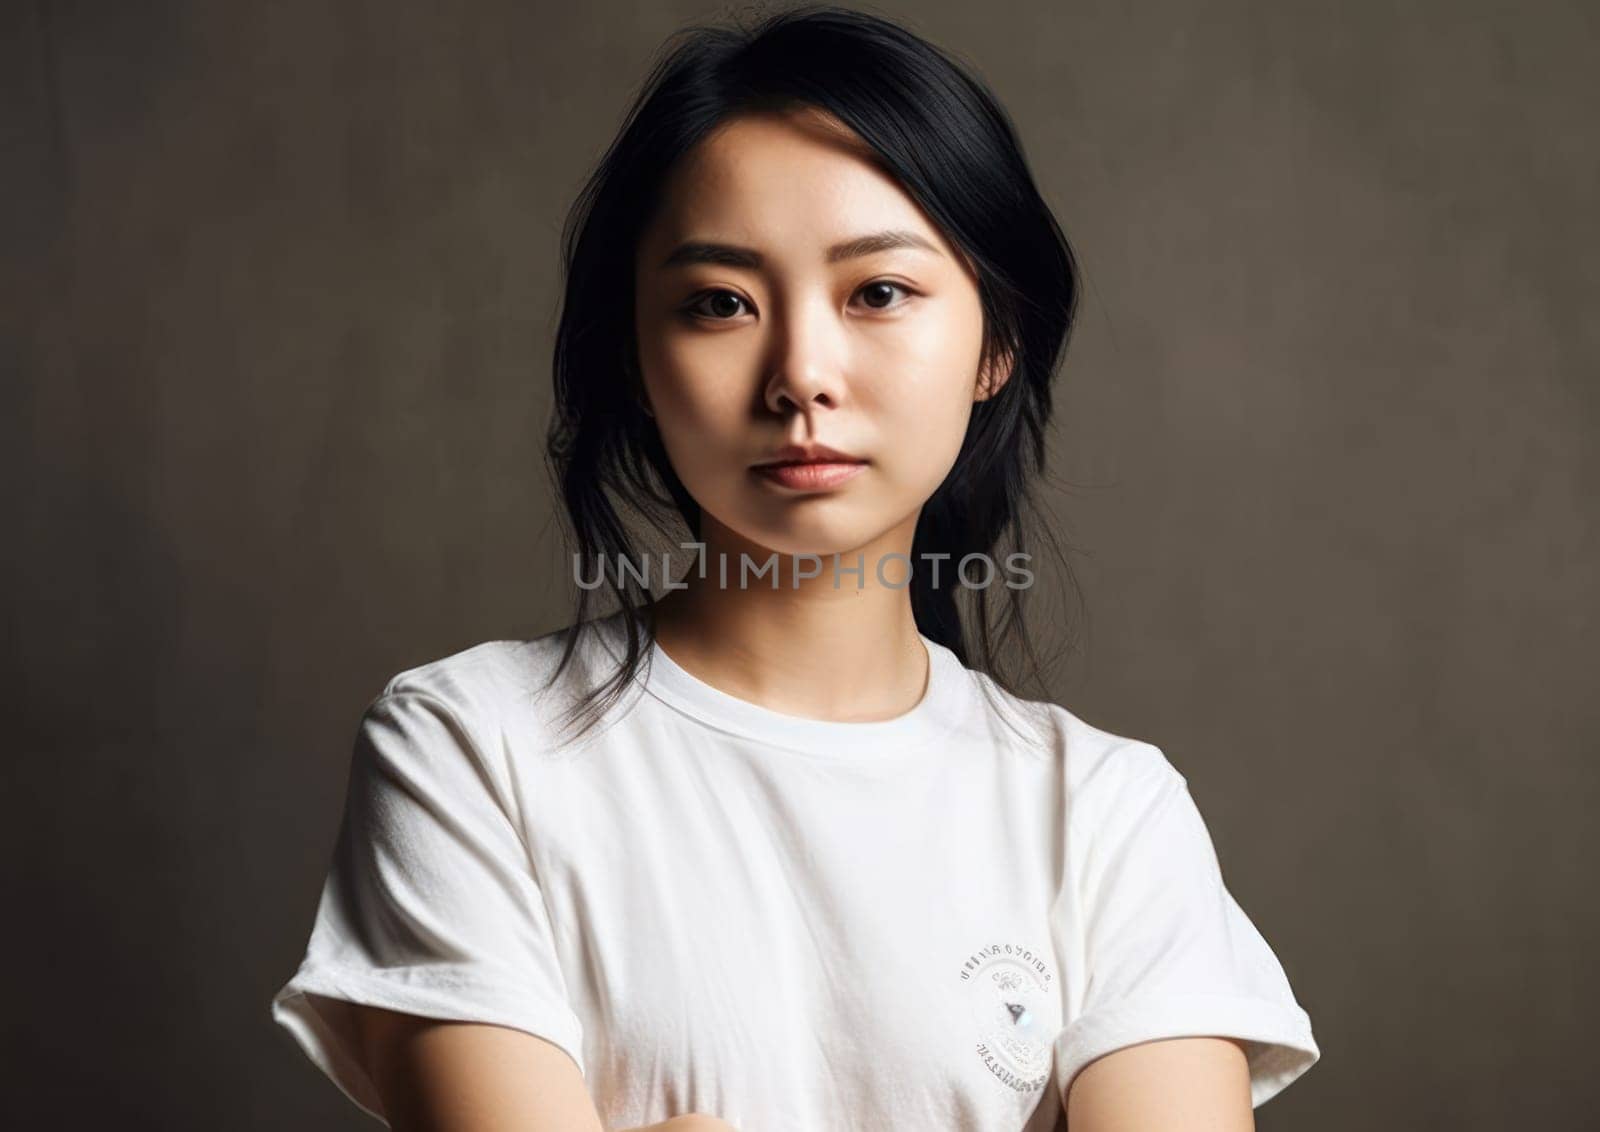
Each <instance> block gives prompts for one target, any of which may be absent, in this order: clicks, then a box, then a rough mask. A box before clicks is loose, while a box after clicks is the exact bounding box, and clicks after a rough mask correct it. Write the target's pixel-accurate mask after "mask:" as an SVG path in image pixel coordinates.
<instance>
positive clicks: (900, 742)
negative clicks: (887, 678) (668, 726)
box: [605, 614, 970, 759]
mask: <svg viewBox="0 0 1600 1132" xmlns="http://www.w3.org/2000/svg"><path fill="white" fill-rule="evenodd" d="M605 621H606V624H607V628H608V629H611V630H612V632H610V633H608V634H607V636H608V637H609V638H610V640H608V642H607V646H608V648H611V649H612V653H613V656H616V655H617V654H616V652H615V649H614V648H613V647H612V644H611V642H612V641H616V639H617V638H616V634H617V633H620V632H621V628H622V627H621V623H620V622H621V617H620V614H613V615H612V616H610V617H608V618H606V619H605ZM917 637H918V639H919V640H920V641H921V642H922V644H923V647H924V648H925V649H926V650H927V654H928V679H927V683H926V685H925V686H924V688H923V692H922V697H921V698H920V699H919V700H918V701H917V702H916V703H915V704H914V705H912V707H910V708H909V709H907V710H906V711H904V712H902V713H901V714H899V715H897V716H894V717H893V718H890V719H878V720H866V721H851V720H833V719H816V718H813V717H811V716H803V715H790V714H789V713H787V712H781V711H776V710H774V709H772V708H769V707H764V706H762V705H761V704H758V703H756V702H754V701H753V700H746V699H742V698H741V697H739V696H735V695H733V694H732V693H730V692H725V691H723V690H722V689H721V688H718V687H715V686H714V685H712V684H709V683H707V682H706V681H704V680H702V679H700V677H698V676H696V675H695V674H694V673H692V672H690V671H689V670H688V669H686V668H684V667H683V666H682V665H681V664H679V663H678V662H677V661H675V660H673V659H672V657H671V656H669V655H668V654H667V651H666V650H665V649H663V648H662V647H661V645H660V644H659V643H658V642H656V641H655V640H654V639H652V640H651V641H650V646H649V649H648V651H647V656H646V658H645V660H644V662H643V663H642V664H641V665H640V668H639V671H638V673H637V674H636V675H635V682H637V683H638V684H640V685H641V687H642V689H643V691H644V692H646V693H647V694H649V695H652V696H654V697H655V698H656V699H658V700H660V701H662V702H663V703H665V704H667V705H668V706H670V707H673V708H675V709H677V710H678V711H680V712H682V713H683V714H685V715H688V716H691V717H693V718H694V719H696V720H698V721H699V722H701V723H704V724H707V725H709V726H711V727H713V728H715V729H717V730H720V731H724V732H730V733H732V734H735V735H739V736H742V737H744V738H747V739H752V740H755V741H757V742H759V743H763V744H765V745H768V746H774V747H786V748H790V749H794V750H801V751H805V752H807V753H809V754H812V755H818V756H826V757H846V756H848V757H853V758H858V759H859V758H862V757H873V756H883V755H889V754H893V753H897V752H906V751H911V750H918V749H925V748H926V747H927V746H928V744H930V743H935V742H938V741H940V740H943V739H947V738H948V737H949V735H950V732H951V729H952V727H953V726H954V724H955V723H957V722H958V721H959V719H960V718H961V716H962V713H963V710H964V709H965V707H966V706H967V704H968V702H969V701H968V698H967V697H968V695H969V693H970V678H969V675H968V672H967V669H966V666H965V665H963V664H962V663H961V660H960V658H959V657H957V656H956V654H955V653H954V652H953V651H952V650H951V649H949V648H947V647H945V646H944V645H942V644H940V643H939V642H937V641H935V640H933V639H931V638H930V637H928V636H926V635H925V634H923V633H921V632H919V633H918V634H917Z"/></svg>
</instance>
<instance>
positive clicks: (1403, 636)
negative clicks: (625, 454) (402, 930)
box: [0, 0, 1600, 1132]
mask: <svg viewBox="0 0 1600 1132" xmlns="http://www.w3.org/2000/svg"><path fill="white" fill-rule="evenodd" d="M541 7H542V10H541ZM580 7H583V6H579V5H544V6H536V5H532V4H527V3H510V2H504V0H501V2H493V3H491V2H483V3H477V4H473V5H464V6H463V5H453V4H446V3H442V2H440V3H435V4H425V3H419V2H406V3H396V2H393V0H390V2H387V3H381V4H380V3H342V4H333V5H328V4H323V3H311V2H309V0H291V2H275V3H270V4H269V3H265V2H257V3H241V2H232V3H228V4H203V3H198V2H194V0H160V2H155V0H145V2H142V3H138V4H129V3H121V2H110V0H99V2H82V3H67V2H61V0H37V2H35V3H20V2H19V3H12V4H9V5H7V6H6V8H5V12H4V16H3V20H4V29H3V36H0V53H3V54H0V84H3V91H4V98H3V106H4V118H3V122H0V126H3V137H0V140H3V151H0V157H3V163H4V164H3V168H0V183H3V185H4V196H5V201H6V205H5V208H4V209H3V210H0V224H3V225H4V227H3V230H0V238H3V241H4V244H3V247H4V253H5V254H4V272H3V275H0V286H3V292H0V300H3V302H0V318H3V319H4V322H3V324H0V330H3V336H0V365H3V367H4V377H5V380H4V394H3V397H4V400H3V402H0V410H3V413H0V416H3V421H4V424H3V428H4V435H3V436H0V441H3V444H0V453H3V457H0V458H3V460H4V462H5V463H4V467H3V472H4V483H5V487H6V500H7V519H6V524H5V526H6V532H7V538H6V543H7V547H8V549H7V553H6V554H5V555H4V565H5V570H6V572H7V574H6V578H5V583H6V584H5V593H6V596H7V598H8V599H9V600H8V603H7V622H6V630H5V639H6V644H7V649H6V656H5V665H6V671H5V673H4V678H5V684H6V688H7V716H8V720H9V724H10V725H9V727H8V729H7V732H8V734H9V735H10V736H11V737H12V739H13V742H14V743H15V746H14V749H13V750H12V751H11V757H10V758H8V759H7V760H6V779H7V781H6V786H7V789H6V797H7V799H8V800H9V801H10V802H11V803H12V808H13V809H14V811H15V813H14V815H13V818H12V820H11V821H9V822H7V823H6V827H7V829H6V836H7V845H6V846H5V848H6V850H7V851H6V871H7V880H8V882H9V887H10V888H11V889H12V890H13V893H14V895H13V896H12V897H11V898H10V899H8V902H7V903H8V905H9V906H10V907H11V908H12V909H14V910H15V913H16V914H14V915H12V916H8V917H7V919H8V920H9V924H10V926H9V927H8V928H7V929H6V933H5V934H6V937H7V945H8V948H17V949H20V954H19V955H17V957H16V958H15V959H14V960H13V961H12V962H11V963H10V964H9V966H10V969H11V972H12V975H13V981H12V985H11V987H10V990H9V996H10V1001H9V1002H8V1003H7V1006H6V1010H5V1020H6V1027H7V1038H8V1045H9V1046H11V1047H12V1048H11V1049H10V1050H9V1051H8V1052H7V1054H6V1063H7V1071H8V1074H13V1075H15V1080H14V1082H13V1083H12V1084H10V1085H9V1086H8V1087H7V1088H6V1089H5V1091H4V1096H3V1100H0V1104H3V1105H4V1106H5V1109H6V1110H10V1111H9V1112H7V1113H0V1115H5V1116H6V1117H7V1119H6V1120H5V1123H7V1124H12V1125H15V1126H23V1125H24V1124H25V1125H26V1126H34V1127H43V1126H69V1125H70V1126H78V1125H81V1126H84V1127H91V1126H99V1125H111V1126H115V1127H118V1128H160V1129H191V1128H192V1129H214V1128H220V1127H228V1128H237V1129H267V1128H284V1127H294V1128H305V1129H335V1128H352V1129H353V1128H358V1127H366V1126H369V1124H368V1122H367V1121H366V1120H365V1118H363V1117H361V1116H360V1115H359V1113H358V1112H357V1111H356V1110H355V1109H354V1108H353V1107H352V1106H350V1105H349V1104H348V1102H346V1101H345V1100H344V1099H343V1098H342V1097H341V1096H340V1095H339V1094H338V1093H337V1092H336V1091H335V1090H334V1089H333V1087H332V1086H331V1085H329V1084H327V1083H326V1082H324V1081H323V1080H322V1079H321V1078H320V1076H319V1075H318V1074H317V1073H316V1072H315V1070H313V1069H312V1068H311V1067H310V1065H309V1063H307V1062H305V1061H304V1060H303V1059H302V1058H301V1055H300V1054H299V1053H298V1051H297V1050H296V1049H295V1048H294V1047H293V1046H292V1044H291V1043H290V1042H289V1040H288V1038H287V1036H286V1035H284V1034H282V1033H280V1032H279V1031H277V1030H276V1029H275V1028H274V1027H272V1026H271V1024H270V1023H269V1021H268V1013H267V1003H268V1000H269V998H270V997H271V995H272V993H273V991H275V990H276V989H277V988H278V986H279V985H281V983H282V982H283V981H284V980H285V979H287V977H288V976H289V975H290V973H291V972H292V970H293V967H294V965H295V963H296V961H297V960H298V958H299V955H300V951H301V949H302V947H303V945H304V942H305V935H306V932H307V930H308V929H309V926H310V922H311V916H312V912H313V909H314V904H315V900H316V896H317V891H318V886H319V884H320V881H321V877H322V874H323V871H324V869H325V867H326V864H327V860H328V854H329V851H330V849H331V846H332V841H333V836H334V832H335V825H336V822H337V818H338V812H339V806H340V802H341V798H342V793H343V788H344V776H345V771H346V763H347V759H348V750H349V743H350V740H351V738H352V737H353V734H354V726H355V722H356V719H357V716H358V714H359V712H360V710H361V708H362V707H363V706H364V705H365V703H366V701H367V699H368V698H370V696H372V695H373V694H375V692H376V691H377V689H378V688H379V687H380V686H381V685H382V683H383V681H384V680H385V679H386V678H387V677H388V676H389V675H391V674H392V673H394V672H396V671H398V670H399V669H401V668H403V667H408V666H410V665H412V664H415V663H420V662H422V661H424V660H428V659H432V658H434V657H437V656H440V655H443V654H445V653H447V652H451V651H454V650H456V649H459V648H463V647H466V646H468V645H470V644H474V643H477V642H478V641H481V640H485V639H489V638H494V637H517V636H525V635H530V634H533V633H537V632H543V631H546V630H548V629H552V628H555V627H558V626H559V625H561V624H564V623H565V618H566V616H567V610H566V606H565V604H564V597H563V595H562V594H561V593H560V592H559V590H558V588H557V587H555V586H552V585H551V583H550V578H551V577H552V576H555V577H562V576H564V575H563V574H562V573H561V571H562V570H563V568H564V567H563V566H562V559H561V557H560V548H559V544H558V542H557V541H556V538H555V534H554V528H553V527H552V526H551V525H550V522H549V520H550V507H551V499H550V495H549V490H548V487H547V485H546V483H545V481H544V478H543V473H542V470H541V464H540V444H541V440H542V433H543V427H544V422H545V418H546V413H547V411H548V395H547V386H548V382H549V373H548V369H549V347H550V343H551V333H552V328H553V325H554V319H555V312H556V303H557V298H558V295H559V291H558V280H557V275H556V262H557V261H556V252H557V242H556V241H557V234H558V230H559V225H560V222H561V219H562V217H563V215H564V211H565V209H566V207H567V205H568V203H569V202H570V200H571V198H572V195H573V193H574V192H575V191H576V189H577V187H578V186H579V184H580V183H581V181H582V178H583V176H584V175H585V174H586V172H587V171H588V169H589V167H590V165H591V163H592V162H593V161H594V160H595V159H596V158H597V157H598V156H599V154H600V152H601V150H602V149H603V147H604V145H605V144H606V143H607V142H608V140H609V139H610V137H611V134H612V132H613V130H614V128H615V126H616V124H617V121H618V116H619V115H620V113H621V112H622V110H623V108H624V106H625V105H626V102H627V100H628V97H629V94H630V92H631V90H632V89H633V87H634V84H635V83H637V82H638V81H639V79H640V78H641V77H642V75H643V73H644V68H645V65H646V64H647V62H648V60H649V59H650V57H651V53H652V52H653V51H654V50H655V48H656V47H657V45H658V44H659V43H660V41H661V40H662V38H663V37H664V36H665V35H666V34H667V33H668V32H669V31H670V30H671V29H672V28H674V27H676V26H677V25H679V24H680V23H681V22H683V21H685V20H688V19H691V18H698V17H703V16H707V15H711V14H713V13H714V11H715V9H713V8H710V7H706V6H702V5H697V4H681V5H671V4H650V5H643V4H639V5H625V4H618V3H610V4H600V5H598V6H595V7H586V8H583V10H581V11H579V10H577V9H579V8H580ZM882 10H884V11H887V12H888V13H890V14H898V15H901V16H906V17H909V22H910V23H911V26H913V27H914V28H916V29H917V30H919V31H921V32H923V33H924V34H926V35H928V36H929V37H930V38H932V39H933V40H934V41H935V42H938V43H941V44H943V45H945V46H947V47H949V48H951V49H953V50H954V51H956V52H957V53H959V54H960V55H961V56H963V57H964V58H965V59H967V60H969V61H970V62H971V63H972V64H973V65H974V66H975V67H976V68H977V69H978V70H979V71H980V72H981V73H982V74H983V75H984V76H986V77H987V79H988V80H989V81H990V82H991V83H992V84H993V86H994V87H995V89H996V90H997V92H998V93H999V95H1000V96H1001V98H1002V100H1003V101H1004V102H1005V103H1006V105H1007V106H1008V108H1009V109H1010V111H1011V113H1012V114H1013V115H1014V117H1015V119H1016V121H1017V123H1018V125H1019V127H1020V130H1021V133H1022V136H1023V139H1024V142H1025V145H1026V147H1027V151H1028V154H1029V157H1030V160H1031V162H1032V163H1033V167H1034V170H1035V173H1036V176H1037V177H1038V179H1039V182H1040V184H1041V186H1042V188H1043V190H1044V192H1045V194H1046V196H1047V198H1048V199H1049V201H1050V202H1051V204H1052V206H1053V207H1054V208H1055V209H1056V211H1057V214H1058V216H1059V218H1060V220H1061V222H1062V224H1063V226H1064V228H1065V229H1066V231H1067V233H1068V236H1069V238H1070V239H1071V240H1072V241H1073V243H1074V245H1075V247H1076V249H1077V251H1078V252H1079V254H1080V255H1081V257H1082V262H1083V266H1084V270H1085V274H1086V278H1087V284H1088V287H1087V291H1086V294H1085V298H1084V304H1083V308H1082V312H1083V313H1082V319H1081V323H1080V326H1079V330H1078V335H1077V337H1076V339H1075V342H1074V345H1073V347H1072V349H1071V351H1070V354H1069V357H1068V361H1067V365H1066V369H1065V373H1064V377H1063V379H1062V383H1061V400H1062V403H1061V412H1060V420H1059V427H1058V430H1057V432H1056V435H1055V440H1054V457H1053V458H1054V461H1055V463H1054V467H1053V472H1054V475H1055V477H1056V481H1057V487H1056V488H1055V489H1054V490H1053V491H1052V493H1051V494H1050V496H1049V500H1050V503H1051V506H1052V508H1053V510H1054V512H1055V514H1056V515H1057V516H1058V518H1059V522H1060V524H1061V530H1062V532H1063V534H1064V536H1065V537H1066V538H1068V540H1069V541H1070V543H1071V544H1072V545H1073V546H1075V547H1077V548H1078V553H1077V554H1076V555H1075V562H1076V566H1077V570H1078V574H1079V577H1080V579H1081V581H1082V584H1083V586H1084V592H1085V604H1086V607H1087V614H1088V619H1089V620H1088V632H1087V635H1086V636H1085V637H1084V640H1083V645H1084V648H1083V652H1082V654H1081V655H1080V656H1079V657H1078V658H1077V659H1075V660H1074V661H1073V662H1072V663H1071V664H1070V665H1068V666H1066V667H1065V668H1063V669H1061V670H1060V672H1059V674H1058V686H1057V687H1055V689H1054V691H1055V694H1056V695H1058V696H1059V697H1061V699H1062V701H1063V702H1065V703H1067V704H1069V705H1070V706H1072V707H1073V708H1074V710H1076V711H1078V712H1079V713H1080V714H1082V715H1084V716H1085V717H1086V718H1088V719H1089V720H1091V721H1092V722H1096V723H1098V724H1100V725H1101V726H1104V727H1107V728H1110V729H1112V730H1116V731H1119V732H1121V733H1124V734H1131V735H1136V736H1139V737H1142V738H1147V739H1150V740H1152V741H1154V742H1157V743H1159V744H1161V745H1162V746H1163V748H1164V749H1165V750H1166V751H1167V753H1168V756H1169V757H1170V758H1171V759H1172V761H1173V762H1174V764H1175V765H1177V766H1178V767H1179V768H1180V769H1181V770H1183V771H1184V772H1185V773H1186V774H1187V775H1188V776H1189V779H1190V782H1191V786H1192V789H1193V792H1194V794H1195V796H1196V798H1197V800H1198V802H1199V804H1200V806H1201V808H1202V811H1203V812H1204V813H1205V814H1206V816H1207V819H1208V822H1209V823H1210V826H1211V828H1212V831H1213V835H1214V837H1215V840H1216V842H1217V846H1218V851H1219V854H1220V856H1221V858H1222V862H1223V866H1224V870H1225V873H1226V875H1227V877H1228V879H1229V884H1230V888H1231V889H1232V891H1233V892H1234V894H1235V895H1236V896H1237V898H1238V899H1239V901H1240V902H1241V904H1242V905H1243V906H1244V907H1245V908H1246V910H1247V911H1248V912H1249V913H1250V914H1251V915H1252V917H1253V918H1254V919H1255V921H1256V923H1257V924H1258V925H1259V926H1260V927H1261V929H1262V930H1263V932H1264V933H1265V934H1266V935H1267V937H1268V939H1269V940H1270V941H1271V942H1272V943H1273V945H1274V947H1275V948H1276V949H1277V951H1278V953H1279V955H1280V956H1281V958H1282V959H1283V962H1284V965H1285V968H1286V969H1287V971H1288V973H1289V976H1290V979H1291V981H1292V982H1293V984H1294V986H1295V989H1296V992H1297V994H1298V995H1299V997H1300V999H1301V1001H1302V1003H1303V1004H1304V1005H1305V1006H1306V1008H1307V1010H1308V1011H1309V1012H1310V1014H1311V1016H1312V1019H1313V1022H1314V1025H1315V1028H1316V1033H1317V1036H1318V1039H1319V1040H1320V1042H1321V1044H1322V1048H1323V1061H1322V1063H1321V1064H1320V1065H1318V1066H1317V1067H1315V1068H1314V1069H1312V1070H1311V1072H1310V1073H1309V1074H1308V1075H1307V1076H1306V1077H1305V1078H1303V1079H1302V1080H1301V1081H1299V1082H1297V1083H1296V1084H1294V1085H1293V1086H1291V1087H1290V1088H1289V1090H1288V1091H1286V1092H1285V1093H1284V1094H1283V1095H1282V1096H1280V1097H1279V1098H1277V1099H1275V1100H1274V1101H1272V1102H1271V1103H1270V1104H1269V1105H1267V1106H1266V1107H1264V1108H1263V1109H1261V1110H1260V1111H1259V1113H1258V1114H1257V1115H1258V1119H1259V1121H1260V1126H1261V1127H1262V1128H1265V1129H1290V1128H1294V1129H1305V1130H1321V1129H1330V1130H1331V1129H1341V1130H1342V1129H1348V1128H1352V1127H1359V1128H1398V1129H1413V1128H1450V1129H1454V1130H1471V1129H1501V1128H1506V1127H1514V1126H1515V1127H1550V1128H1555V1127H1575V1126H1577V1125H1578V1124H1579V1123H1580V1122H1581V1121H1582V1120H1583V1119H1584V1118H1586V1117H1587V1116H1588V1114H1589V1113H1590V1111H1591V1109H1592V1105H1591V1104H1590V1103H1589V1102H1588V1099H1587V1096H1586V1094H1585V1093H1580V1091H1579V1081H1580V1073H1583V1071H1585V1070H1587V1069H1588V1068H1589V1066H1588V1062H1589V1060H1590V1058H1589V1056H1588V1055H1589V1050H1590V1047H1591V1028H1592V1013H1593V1008H1594V1007H1595V1006H1596V1004H1597V1003H1596V994H1595V990H1596V986H1595V977H1594V974H1593V953H1594V950H1595V944H1596V942H1597V940H1596V936H1597V932H1596V912H1595V904H1594V900H1593V895H1592V892H1591V894H1590V896H1588V897H1584V896H1583V895H1582V893H1583V892H1585V891H1590V889H1591V887H1592V877H1591V878H1589V879H1588V880H1587V881H1585V879H1584V878H1585V876H1586V875H1587V874H1588V873H1589V872H1590V870H1589V869H1588V868H1587V867H1586V866H1589V865H1591V864H1592V862H1593V861H1594V860H1595V859H1596V849H1597V846H1596V843H1595V842H1596V839H1595V835H1594V825H1593V822H1592V820H1591V815H1592V814H1593V813H1594V812H1595V809H1596V805H1597V802H1600V799H1597V796H1596V795H1597V790H1596V779H1597V776H1596V771H1595V761H1594V756H1595V755H1596V753H1597V750H1596V748H1597V738H1600V697H1597V696H1596V695H1595V682H1596V681H1595V672H1596V667H1595V661H1594V653H1593V649H1592V647H1591V642H1592V640H1593V635H1594V632H1595V628H1596V623H1595V622H1596V609H1597V606H1600V603H1597V601H1596V598H1597V596H1600V595H1597V592H1596V591H1597V588H1600V585H1597V570H1596V550H1597V547H1596V542H1597V532H1596V523H1595V514H1596V510H1595V505H1594V497H1595V489H1596V487H1597V486H1600V485H1597V482H1596V481H1597V472H1600V468H1597V457H1596V450H1595V445H1594V439H1595V435H1596V424H1597V410H1600V404H1597V401H1600V394H1597V385H1596V377H1597V373H1596V369H1597V367H1596V361H1597V356H1600V343H1597V331H1596V326H1597V322H1596V319H1595V318H1594V317H1593V315H1592V313H1591V312H1592V311H1593V310H1594V308H1595V306H1596V303H1597V302H1600V286H1597V268H1596V266H1595V254H1594V253H1595V249H1596V239H1595V237H1596V220H1595V211H1594V208H1593V205H1594V198H1595V192H1596V186H1597V184H1600V177H1597V167H1596V166H1597V155H1600V144H1597V141H1596V130H1595V126H1594V121H1593V115H1594V109H1595V107H1596V106H1597V105H1600V90H1597V86H1600V83H1597V80H1596V77H1595V76H1596V72H1595V70H1594V69H1593V68H1592V66H1589V64H1592V62H1593V59H1594V57H1595V54H1596V47H1597V40H1600V35H1597V17H1596V15H1595V10H1594V8H1593V7H1592V6H1590V5H1584V4H1578V3H1572V4H1557V3H1540V4H1523V5H1518V6H1516V7H1515V8H1513V6H1511V5H1509V4H1507V5H1492V4H1487V3H1476V2H1474V3H1464V2H1461V0H1455V2H1450V3H1444V2H1430V3H1423V4H1409V5H1388V4H1377V3H1342V4H1331V3H1330V4H1320V5H1313V4H1306V3H1274V2H1267V0H1259V2H1253V3H1220V4H1219V3H1213V4H1207V5H1194V4H1188V3H1177V2H1149V0H1136V2H1128V0H1120V2H1116V3H1109V2H1107V3H1067V4H1053V3H1052V4H1045V3H1028V4H1023V3H1007V2H998V0H991V2H987V3H983V4H969V3H926V4H920V5H915V6H912V5H892V6H889V7H887V8H885V9H882ZM1583 1075H1584V1077H1587V1074H1586V1073H1583ZM370 1126H373V1127H375V1126H376V1125H370ZM753 1132H759V1130H753Z"/></svg>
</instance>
